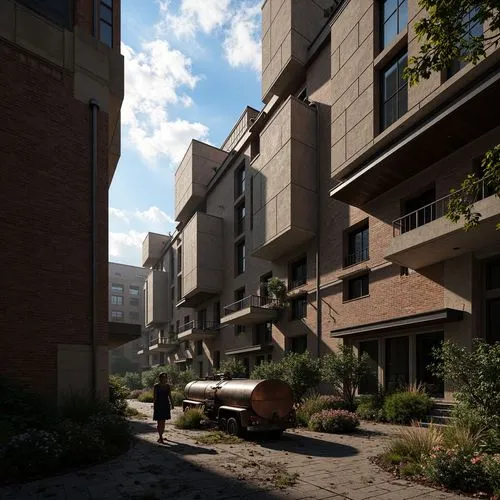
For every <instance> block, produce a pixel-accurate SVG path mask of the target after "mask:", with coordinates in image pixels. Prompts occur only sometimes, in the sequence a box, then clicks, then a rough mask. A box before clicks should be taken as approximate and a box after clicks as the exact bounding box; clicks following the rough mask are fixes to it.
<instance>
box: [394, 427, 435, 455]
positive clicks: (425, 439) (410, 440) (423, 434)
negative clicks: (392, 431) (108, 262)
mask: <svg viewBox="0 0 500 500" xmlns="http://www.w3.org/2000/svg"><path fill="white" fill-rule="evenodd" d="M442 443H443V435H442V433H441V431H440V430H439V429H438V428H437V427H433V426H431V427H429V428H427V429H426V428H424V427H421V426H420V425H413V426H411V427H408V428H405V429H402V430H401V431H400V432H399V435H398V436H397V437H396V438H394V439H393V440H392V441H391V442H390V443H389V445H388V447H387V453H389V454H390V455H399V456H400V457H403V460H411V461H414V462H420V461H421V460H422V457H423V456H428V455H429V454H430V453H431V451H432V449H433V448H435V447H436V446H441V445H442Z"/></svg>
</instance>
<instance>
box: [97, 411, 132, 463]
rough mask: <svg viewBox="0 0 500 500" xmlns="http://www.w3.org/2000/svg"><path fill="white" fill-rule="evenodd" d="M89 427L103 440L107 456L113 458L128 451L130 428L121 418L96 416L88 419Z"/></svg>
mask: <svg viewBox="0 0 500 500" xmlns="http://www.w3.org/2000/svg"><path fill="white" fill-rule="evenodd" d="M89 426H90V427H91V428H92V429H94V430H95V431H96V432H97V433H98V435H99V436H100V437H101V438H102V439H103V440H104V444H105V447H106V455H107V456H114V455H116V454H118V453H120V452H122V451H126V450H127V449H128V447H129V445H130V428H129V424H128V422H127V420H126V419H125V418H123V417H122V416H120V415H112V414H108V415H96V416H94V417H92V418H91V419H90V421H89Z"/></svg>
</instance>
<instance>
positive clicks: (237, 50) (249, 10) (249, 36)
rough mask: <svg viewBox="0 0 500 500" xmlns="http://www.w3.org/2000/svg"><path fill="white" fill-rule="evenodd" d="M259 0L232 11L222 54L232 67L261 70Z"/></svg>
mask: <svg viewBox="0 0 500 500" xmlns="http://www.w3.org/2000/svg"><path fill="white" fill-rule="evenodd" d="M260 15H261V12H260V1H259V2H258V3H257V4H254V5H250V4H246V5H243V6H240V8H238V10H237V11H236V12H235V13H234V15H233V17H232V19H231V22H230V25H229V28H228V30H227V33H226V38H225V40H224V42H223V49H224V55H225V57H226V59H227V61H228V62H229V64H230V65H231V66H232V67H234V68H240V67H249V68H252V69H254V70H255V71H257V72H260V70H261V41H260Z"/></svg>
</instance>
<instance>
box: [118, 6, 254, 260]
mask: <svg viewBox="0 0 500 500" xmlns="http://www.w3.org/2000/svg"><path fill="white" fill-rule="evenodd" d="M261 3H262V2H261V0H163V1H161V0H140V1H138V0H122V54H123V55H124V57H125V98H124V102H123V106H122V153H121V159H120V162H119V163H118V168H117V170H116V173H115V176H114V178H113V182H112V185H111V188H110V191H109V206H110V215H109V258H110V261H113V262H121V263H125V264H131V265H137V266H140V265H141V262H140V251H141V243H142V240H143V238H144V236H145V234H146V233H147V232H148V231H154V232H168V231H172V230H173V229H174V227H175V224H174V223H173V216H174V172H175V169H176V167H177V165H178V164H179V162H180V160H181V159H182V156H183V155H184V153H185V151H186V149H187V147H188V145H189V142H190V141H191V139H193V138H196V139H199V140H203V141H206V142H209V143H211V144H214V145H216V146H220V144H221V143H222V142H223V140H224V139H225V137H226V136H227V135H228V134H229V132H230V130H231V128H232V126H233V125H234V123H235V122H236V120H237V119H238V118H239V116H240V114H241V113H242V111H243V109H244V107H245V106H247V105H250V106H253V107H255V108H257V109H260V108H261V107H262V104H261V100H260V6H261Z"/></svg>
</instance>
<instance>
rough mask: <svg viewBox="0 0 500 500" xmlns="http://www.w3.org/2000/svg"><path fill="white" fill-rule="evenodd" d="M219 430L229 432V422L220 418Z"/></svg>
mask: <svg viewBox="0 0 500 500" xmlns="http://www.w3.org/2000/svg"><path fill="white" fill-rule="evenodd" d="M219 430H220V431H222V432H226V431H227V420H226V419H225V418H219Z"/></svg>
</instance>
